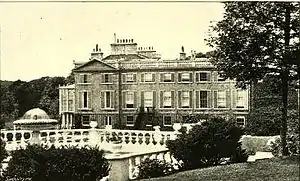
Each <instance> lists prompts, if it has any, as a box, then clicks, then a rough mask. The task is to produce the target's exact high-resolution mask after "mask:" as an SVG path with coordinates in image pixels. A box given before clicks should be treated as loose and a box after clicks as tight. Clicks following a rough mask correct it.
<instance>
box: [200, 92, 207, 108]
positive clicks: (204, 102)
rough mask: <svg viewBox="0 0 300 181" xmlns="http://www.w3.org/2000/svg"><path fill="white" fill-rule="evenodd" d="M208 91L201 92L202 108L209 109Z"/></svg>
mask: <svg viewBox="0 0 300 181" xmlns="http://www.w3.org/2000/svg"><path fill="white" fill-rule="evenodd" d="M207 102H208V97H207V91H200V108H207V107H208V106H207Z"/></svg>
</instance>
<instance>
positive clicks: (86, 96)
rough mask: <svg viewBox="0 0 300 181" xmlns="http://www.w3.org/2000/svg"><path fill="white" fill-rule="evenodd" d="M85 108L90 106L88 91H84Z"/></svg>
mask: <svg viewBox="0 0 300 181" xmlns="http://www.w3.org/2000/svg"><path fill="white" fill-rule="evenodd" d="M83 108H88V92H83Z"/></svg>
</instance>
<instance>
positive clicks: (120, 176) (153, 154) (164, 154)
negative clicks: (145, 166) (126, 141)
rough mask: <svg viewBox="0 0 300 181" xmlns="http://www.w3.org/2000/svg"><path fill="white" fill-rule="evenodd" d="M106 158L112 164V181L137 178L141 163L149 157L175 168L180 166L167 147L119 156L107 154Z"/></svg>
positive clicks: (110, 178) (110, 175) (110, 174)
mask: <svg viewBox="0 0 300 181" xmlns="http://www.w3.org/2000/svg"><path fill="white" fill-rule="evenodd" d="M106 158H107V159H108V161H109V162H110V163H111V165H112V167H111V171H110V173H109V180H112V181H123V180H124V181H125V180H126V181H127V180H128V179H130V180H133V179H136V178H137V176H138V174H139V168H138V167H139V165H140V164H141V162H143V161H144V160H145V159H147V158H149V159H158V160H163V161H166V162H167V163H171V164H172V165H173V167H174V169H177V168H178V167H177V166H178V165H177V164H178V162H177V160H176V159H175V158H174V157H173V156H172V155H171V154H170V152H169V151H168V149H166V148H165V149H160V150H158V151H153V150H152V151H151V150H150V151H147V152H142V153H141V152H140V153H130V154H124V155H119V156H116V155H107V156H106ZM120 168H122V169H120Z"/></svg>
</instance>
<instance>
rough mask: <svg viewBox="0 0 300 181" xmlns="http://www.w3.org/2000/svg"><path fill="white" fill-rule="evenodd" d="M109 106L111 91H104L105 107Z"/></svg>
mask: <svg viewBox="0 0 300 181" xmlns="http://www.w3.org/2000/svg"><path fill="white" fill-rule="evenodd" d="M110 107H111V92H105V108H110Z"/></svg>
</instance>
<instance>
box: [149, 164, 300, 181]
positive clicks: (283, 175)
mask: <svg viewBox="0 0 300 181" xmlns="http://www.w3.org/2000/svg"><path fill="white" fill-rule="evenodd" d="M298 159H299V158H298ZM146 180H147V181H196V180H197V181H198V180H203V181H211V180H224V181H245V180H247V181H257V180H260V181H269V180H272V181H284V180H288V181H293V180H295V181H298V180H299V160H297V159H294V160H291V159H289V158H286V159H280V158H273V159H268V160H258V161H256V162H253V163H237V164H231V165H224V166H216V167H209V168H203V169H196V170H189V171H184V172H179V173H176V174H173V175H170V176H167V177H160V178H151V179H144V180H143V181H146Z"/></svg>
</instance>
